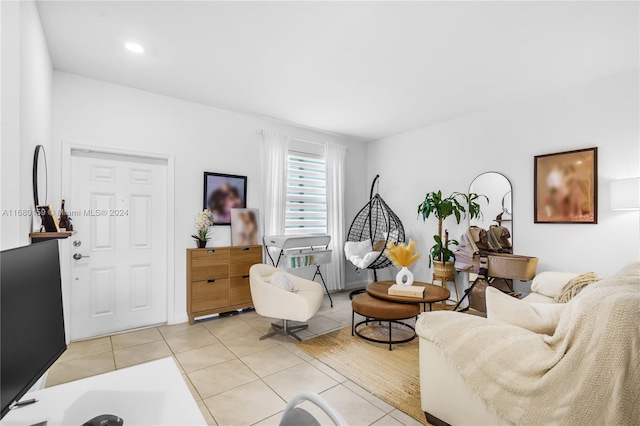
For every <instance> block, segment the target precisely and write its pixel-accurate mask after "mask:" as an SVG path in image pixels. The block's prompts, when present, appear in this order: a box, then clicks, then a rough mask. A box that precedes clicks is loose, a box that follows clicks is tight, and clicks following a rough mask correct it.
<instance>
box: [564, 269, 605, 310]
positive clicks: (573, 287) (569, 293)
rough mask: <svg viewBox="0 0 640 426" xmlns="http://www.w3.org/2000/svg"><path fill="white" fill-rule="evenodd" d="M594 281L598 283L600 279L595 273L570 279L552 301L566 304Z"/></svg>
mask: <svg viewBox="0 0 640 426" xmlns="http://www.w3.org/2000/svg"><path fill="white" fill-rule="evenodd" d="M596 281H600V278H599V277H598V276H597V275H596V274H595V272H587V273H585V274H581V275H578V276H577V277H574V278H571V279H570V280H569V282H568V283H566V284H565V285H564V287H562V290H561V291H560V294H558V295H557V296H556V297H554V298H553V300H555V301H556V302H558V303H567V302H568V301H569V300H571V299H573V298H574V297H575V296H576V295H577V294H578V293H580V291H582V289H583V288H585V287H586V286H588V285H589V284H591V283H594V282H596Z"/></svg>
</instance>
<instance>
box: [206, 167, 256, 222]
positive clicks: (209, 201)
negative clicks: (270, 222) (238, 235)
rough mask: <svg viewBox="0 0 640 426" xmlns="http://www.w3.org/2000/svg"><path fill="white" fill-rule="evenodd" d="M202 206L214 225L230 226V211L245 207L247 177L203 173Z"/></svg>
mask: <svg viewBox="0 0 640 426" xmlns="http://www.w3.org/2000/svg"><path fill="white" fill-rule="evenodd" d="M203 204H204V205H203V208H204V209H209V210H211V212H212V213H213V217H214V219H215V224H216V225H231V209H237V208H245V207H247V177H246V176H237V175H227V174H223V173H211V172H204V202H203Z"/></svg>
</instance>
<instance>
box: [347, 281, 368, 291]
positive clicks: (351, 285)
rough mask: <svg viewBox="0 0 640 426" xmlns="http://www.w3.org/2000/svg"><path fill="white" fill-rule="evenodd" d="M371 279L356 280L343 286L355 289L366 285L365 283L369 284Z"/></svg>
mask: <svg viewBox="0 0 640 426" xmlns="http://www.w3.org/2000/svg"><path fill="white" fill-rule="evenodd" d="M370 282H371V281H369V280H363V281H356V282H351V283H347V284H346V285H345V286H344V289H345V290H355V289H357V288H364V287H366V286H367V284H369V283H370Z"/></svg>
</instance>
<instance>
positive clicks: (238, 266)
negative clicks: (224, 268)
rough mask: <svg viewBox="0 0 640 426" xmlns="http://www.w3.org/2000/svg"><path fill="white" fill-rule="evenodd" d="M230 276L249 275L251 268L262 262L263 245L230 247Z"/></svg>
mask: <svg viewBox="0 0 640 426" xmlns="http://www.w3.org/2000/svg"><path fill="white" fill-rule="evenodd" d="M229 254H230V256H229V276H230V277H242V276H244V275H249V268H251V266H253V265H255V264H256V263H262V246H249V247H233V248H231V249H229Z"/></svg>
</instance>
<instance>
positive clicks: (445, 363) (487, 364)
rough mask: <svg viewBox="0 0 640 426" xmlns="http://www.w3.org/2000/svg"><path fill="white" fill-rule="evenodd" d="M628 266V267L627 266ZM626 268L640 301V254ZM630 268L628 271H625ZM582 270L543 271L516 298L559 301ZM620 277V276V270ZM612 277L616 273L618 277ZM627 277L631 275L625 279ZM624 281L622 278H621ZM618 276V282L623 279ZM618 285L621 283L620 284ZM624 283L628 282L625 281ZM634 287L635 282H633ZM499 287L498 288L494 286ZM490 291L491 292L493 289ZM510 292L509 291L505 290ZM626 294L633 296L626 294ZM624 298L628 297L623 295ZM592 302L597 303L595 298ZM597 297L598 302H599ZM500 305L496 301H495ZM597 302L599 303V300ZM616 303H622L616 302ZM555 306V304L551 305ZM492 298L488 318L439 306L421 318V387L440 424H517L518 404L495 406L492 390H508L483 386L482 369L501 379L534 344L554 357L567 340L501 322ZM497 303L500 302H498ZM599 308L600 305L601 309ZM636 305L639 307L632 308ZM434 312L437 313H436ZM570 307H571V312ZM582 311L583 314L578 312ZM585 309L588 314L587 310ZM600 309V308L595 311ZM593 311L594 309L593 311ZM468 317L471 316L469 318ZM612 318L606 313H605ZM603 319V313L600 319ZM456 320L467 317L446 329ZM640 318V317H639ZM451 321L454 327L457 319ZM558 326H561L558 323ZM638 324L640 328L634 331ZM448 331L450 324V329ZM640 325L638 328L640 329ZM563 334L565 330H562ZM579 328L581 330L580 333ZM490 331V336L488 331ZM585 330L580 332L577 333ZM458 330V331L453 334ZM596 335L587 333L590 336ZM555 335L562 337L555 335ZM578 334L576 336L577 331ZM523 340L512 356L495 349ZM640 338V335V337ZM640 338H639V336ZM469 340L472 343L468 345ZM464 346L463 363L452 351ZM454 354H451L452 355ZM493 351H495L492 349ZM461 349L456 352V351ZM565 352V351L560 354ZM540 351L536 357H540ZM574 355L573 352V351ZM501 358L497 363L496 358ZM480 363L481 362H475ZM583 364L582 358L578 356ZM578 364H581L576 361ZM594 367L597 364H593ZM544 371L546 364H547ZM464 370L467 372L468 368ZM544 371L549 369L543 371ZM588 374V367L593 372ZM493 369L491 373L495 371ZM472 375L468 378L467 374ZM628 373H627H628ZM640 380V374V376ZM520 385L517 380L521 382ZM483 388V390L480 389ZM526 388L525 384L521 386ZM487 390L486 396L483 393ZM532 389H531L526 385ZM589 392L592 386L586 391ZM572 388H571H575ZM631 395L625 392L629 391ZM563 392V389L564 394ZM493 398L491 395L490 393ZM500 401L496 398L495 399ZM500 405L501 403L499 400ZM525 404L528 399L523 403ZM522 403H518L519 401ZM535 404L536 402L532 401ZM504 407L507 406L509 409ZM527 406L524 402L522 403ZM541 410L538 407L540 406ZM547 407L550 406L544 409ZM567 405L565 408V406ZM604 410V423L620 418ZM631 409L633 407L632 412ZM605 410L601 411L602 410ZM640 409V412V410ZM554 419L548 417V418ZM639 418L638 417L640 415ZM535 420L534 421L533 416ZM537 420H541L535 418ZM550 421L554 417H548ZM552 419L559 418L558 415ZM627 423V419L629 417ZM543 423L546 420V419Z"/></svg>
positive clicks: (637, 399) (430, 414)
mask: <svg viewBox="0 0 640 426" xmlns="http://www.w3.org/2000/svg"><path fill="white" fill-rule="evenodd" d="M625 271H626V272H625ZM620 274H622V276H623V277H624V279H623V283H626V284H629V283H632V284H635V285H636V286H637V287H638V290H639V291H638V297H637V298H635V296H636V294H635V293H633V292H632V293H631V294H632V296H633V297H631V299H633V300H634V301H635V302H634V303H636V302H637V304H638V306H639V307H640V259H639V260H638V261H636V262H634V263H632V264H631V265H629V266H627V267H626V268H625V269H623V270H622V271H620V272H619V273H618V274H616V276H617V275H620ZM625 274H626V275H625ZM575 276H576V274H568V273H559V272H543V273H541V274H539V275H538V276H536V277H535V279H534V280H533V283H532V293H531V294H530V295H528V296H526V297H525V298H524V299H522V300H521V301H518V300H516V301H515V302H516V303H525V302H526V303H528V304H533V305H530V306H532V307H533V306H538V307H540V306H542V304H555V302H554V299H553V297H554V296H556V295H558V294H559V292H560V290H561V289H562V287H563V286H564V285H565V284H566V283H567V282H568V281H569V280H571V278H573V277H575ZM614 277H615V276H614ZM614 277H612V279H613V278H614ZM625 280H626V281H625ZM604 281H606V280H603V281H600V282H599V283H594V284H591V286H589V287H587V288H585V290H583V292H582V293H580V294H579V295H578V296H576V297H575V298H574V299H573V300H572V301H571V302H569V303H567V304H564V305H563V306H560V305H556V307H557V309H556V311H558V312H560V314H561V313H562V309H564V310H565V311H566V310H568V307H569V305H570V304H577V303H580V302H579V301H577V299H580V298H581V296H582V294H583V293H589V292H588V291H587V289H589V290H591V287H592V286H593V287H594V290H593V291H592V292H593V293H595V292H596V291H601V292H602V291H604V292H605V294H606V292H607V291H609V290H608V289H601V290H597V289H596V288H595V287H597V286H598V285H600V283H604ZM618 281H619V280H618ZM618 281H616V280H615V279H614V281H613V282H614V283H618ZM616 285H617V284H616ZM601 287H603V288H604V287H607V284H606V283H604V284H602V285H601ZM611 288H612V290H611V291H612V292H615V291H618V290H617V289H616V287H615V286H614V287H611ZM620 288H622V287H620ZM624 288H625V291H628V288H629V286H624ZM631 288H635V287H634V286H633V285H632V286H631ZM494 290H495V289H494ZM487 296H489V295H487ZM505 297H508V296H505ZM597 297H602V296H597V295H596V294H592V295H591V296H590V297H586V298H585V301H584V302H583V303H585V304H586V303H587V302H589V301H590V299H594V298H597ZM625 298H628V296H627V295H625ZM621 300H623V299H621ZM591 303H594V302H593V301H592V300H591ZM596 303H597V302H596ZM494 306H495V305H494ZM594 306H598V305H597V304H596V305H594ZM613 306H616V304H614V305H613ZM549 308H553V307H552V306H549ZM578 308H579V306H574V307H572V311H576V312H579V309H578ZM491 309H492V306H491V303H490V301H489V300H487V310H488V318H487V319H485V318H480V317H475V316H471V315H464V314H460V313H455V312H434V313H425V314H422V315H421V317H420V318H419V319H418V321H417V323H416V332H417V334H418V336H419V337H420V340H419V350H420V361H419V363H420V388H421V403H422V410H423V411H424V412H425V415H426V416H427V420H428V421H429V422H430V423H431V424H434V425H441V424H452V425H500V424H512V422H510V421H509V420H508V419H507V418H508V417H509V415H511V419H513V418H518V417H517V415H518V414H517V413H518V411H517V409H516V410H515V412H516V414H514V413H513V412H509V410H513V407H512V406H509V408H506V409H504V407H502V408H503V409H504V410H506V411H508V412H509V413H508V414H509V415H506V416H505V415H504V412H500V410H499V409H496V407H495V406H491V405H490V404H489V403H488V402H487V399H488V397H487V395H489V396H490V395H491V394H495V393H499V392H501V391H502V389H501V386H500V385H499V384H493V387H494V389H492V388H491V385H487V386H478V385H477V383H478V382H477V379H478V377H477V376H478V375H482V374H484V373H483V370H482V369H483V368H484V369H491V370H495V371H494V373H492V374H493V375H494V376H496V377H498V379H497V381H498V382H499V381H500V380H507V378H505V377H508V374H509V373H508V372H510V371H511V370H509V368H504V371H500V370H501V369H503V367H505V366H507V364H509V363H511V364H513V365H516V364H517V363H522V362H523V359H527V356H529V354H528V352H527V351H528V347H530V348H531V349H530V350H531V351H535V350H536V349H535V348H538V349H539V350H542V351H544V350H547V351H549V353H548V356H549V358H552V357H553V356H554V355H555V354H554V353H553V352H552V351H551V349H548V348H547V346H549V345H550V347H553V348H556V347H557V346H558V345H561V344H562V340H559V339H560V337H561V336H560V337H557V336H555V335H553V333H551V334H552V336H544V335H540V334H536V333H534V332H532V331H529V330H525V329H523V328H520V327H517V326H514V325H511V324H507V325H503V324H499V323H496V322H495V319H492V318H491V312H490V311H491ZM494 309H495V308H494ZM595 310H596V309H594V311H595ZM631 310H632V311H633V309H631ZM432 315H433V316H432ZM568 315H569V313H567V316H568ZM575 315H576V317H578V314H575ZM585 315H587V314H585V313H584V312H583V316H585ZM594 315H595V314H594ZM587 316H588V315H587ZM463 317H465V318H463ZM605 318H606V317H605ZM599 320H601V319H599ZM456 321H463V324H461V325H460V326H459V328H458V329H457V330H456V329H453V328H452V329H451V330H455V331H454V332H452V333H451V330H449V331H448V332H449V334H447V332H444V333H443V332H442V331H443V330H442V329H446V328H447V327H449V324H450V323H452V322H456ZM560 321H561V324H563V325H562V327H563V330H566V328H567V327H570V323H569V321H570V320H569V319H566V318H565V319H564V321H566V323H563V322H562V321H563V320H560ZM638 324H640V321H639V322H638ZM451 327H454V326H453V325H451ZM554 327H555V326H554ZM633 327H634V326H633V325H631V334H634V333H635V334H638V335H640V328H633ZM558 329H560V325H558ZM634 330H635V331H634ZM445 331H446V330H445ZM636 331H637V333H636ZM556 334H561V333H559V332H558V333H556ZM574 334H576V333H574ZM485 335H486V337H484V336H485ZM577 335H579V333H578V334H577ZM449 336H455V337H451V338H450V337H449ZM589 337H590V335H589V336H586V338H587V339H588V338H589ZM554 338H555V339H556V341H554ZM574 338H575V337H574ZM509 339H512V340H517V339H521V341H522V342H523V343H522V345H520V348H521V349H522V351H521V352H520V353H519V355H518V356H515V357H513V358H510V357H508V356H496V354H497V355H500V353H499V352H498V353H496V352H493V353H492V351H494V347H495V346H496V345H498V344H499V343H498V342H499V341H500V340H509ZM567 340H568V339H567ZM638 340H640V337H639V338H638ZM636 343H638V342H636ZM465 345H466V346H465ZM512 346H514V347H516V348H517V347H518V344H517V343H516V344H512ZM456 348H457V350H458V354H457V355H458V357H457V358H456V359H457V360H458V363H457V364H456V363H455V362H454V361H453V360H452V359H451V356H450V355H452V352H455V351H456ZM460 348H463V350H462V352H465V351H466V352H467V353H468V358H467V361H466V365H467V366H468V368H467V369H465V362H460V361H459V360H460V358H461V357H460V356H459V355H460ZM448 354H449V355H448ZM488 354H491V355H488ZM454 355H455V354H454ZM560 355H562V354H560ZM483 357H486V358H487V359H485V361H484V363H482V362H481V361H476V359H482V358H483ZM492 357H493V358H492ZM534 358H535V357H532V359H534ZM567 358H569V357H567ZM494 359H495V367H494V363H493V360H494ZM541 359H542V362H543V361H544V357H541ZM562 361H563V357H561V356H558V362H557V366H556V365H550V368H549V370H552V369H553V368H556V367H557V370H559V369H560V367H559V366H561V365H562ZM474 363H477V364H478V365H473V364H474ZM531 363H532V365H535V362H534V361H531ZM577 363H578V364H580V361H577ZM562 367H563V368H564V366H562ZM575 368H577V367H575ZM591 368H592V369H593V366H591ZM541 371H543V370H541ZM463 373H464V374H463ZM501 374H503V377H502V378H500V375H501ZM541 374H544V373H541ZM587 374H588V373H587ZM470 375H474V377H475V380H476V382H474V385H475V389H476V390H478V391H474V385H471V384H470V383H469V381H470V380H471V378H470V377H469V376H470ZM489 375H491V374H489ZM632 376H633V377H640V376H638V375H632ZM464 377H467V378H464ZM625 377H626V374H625ZM638 380H640V379H638ZM516 387H517V386H516ZM480 389H482V390H480ZM521 391H522V389H521ZM633 391H634V392H635V393H636V394H637V395H632V398H631V399H635V402H636V403H640V392H638V391H637V389H634V390H633ZM483 392H484V394H483V395H482V396H481V393H483ZM522 392H526V391H522ZM586 392H587V393H589V391H586ZM569 393H570V392H569ZM628 396H629V395H625V397H628ZM560 397H561V395H558V398H560ZM489 399H490V398H489ZM494 403H495V401H494ZM518 404H519V402H515V404H513V405H515V406H517V405H518ZM498 405H499V404H498ZM523 405H525V404H524V403H523ZM516 408H517V407H516ZM527 409H530V407H527ZM564 409H566V410H569V409H570V405H569V408H567V407H564ZM504 410H503V411H504ZM522 410H524V408H522ZM534 411H535V408H534ZM542 411H544V410H542ZM560 411H561V410H560ZM602 411H603V412H604V414H602V416H604V420H602V419H601V421H598V420H597V419H596V418H595V415H594V418H593V422H592V423H593V424H604V423H607V424H609V423H616V422H615V421H614V422H611V421H610V420H611V419H612V417H611V416H614V415H615V414H611V412H609V411H608V410H607V409H603V410H602ZM627 414H628V413H627ZM599 415H600V414H599ZM639 415H640V413H639ZM547 419H548V418H547ZM636 420H637V418H636ZM520 422H523V423H527V422H526V421H522V420H521V419H520V421H516V423H520ZM529 423H530V422H529ZM534 423H535V422H534ZM544 423H549V422H548V421H546V422H544ZM552 423H558V422H555V421H552ZM622 423H625V422H624V421H623V422H622ZM540 424H542V423H540Z"/></svg>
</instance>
